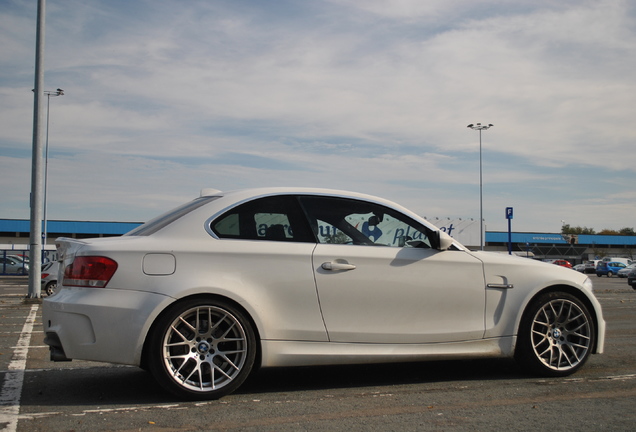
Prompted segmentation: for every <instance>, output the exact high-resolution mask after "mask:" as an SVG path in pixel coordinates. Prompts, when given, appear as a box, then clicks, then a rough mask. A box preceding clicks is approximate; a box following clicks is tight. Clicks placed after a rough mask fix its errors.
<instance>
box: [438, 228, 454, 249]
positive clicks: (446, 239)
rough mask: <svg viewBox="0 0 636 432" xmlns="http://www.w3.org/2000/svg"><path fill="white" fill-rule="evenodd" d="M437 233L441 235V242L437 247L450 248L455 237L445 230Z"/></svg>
mask: <svg viewBox="0 0 636 432" xmlns="http://www.w3.org/2000/svg"><path fill="white" fill-rule="evenodd" d="M437 234H438V235H439V243H438V247H437V248H438V249H439V250H441V251H445V250H448V249H450V247H451V246H452V245H453V238H452V237H451V236H449V235H448V234H446V233H445V232H444V231H438V232H437Z"/></svg>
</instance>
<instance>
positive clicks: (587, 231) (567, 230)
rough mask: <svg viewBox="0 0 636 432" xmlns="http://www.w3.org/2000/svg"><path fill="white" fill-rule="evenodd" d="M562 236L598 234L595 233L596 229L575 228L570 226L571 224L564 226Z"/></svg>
mask: <svg viewBox="0 0 636 432" xmlns="http://www.w3.org/2000/svg"><path fill="white" fill-rule="evenodd" d="M561 234H589V235H594V234H596V232H595V231H594V228H588V227H578V226H577V227H573V226H570V224H563V226H562V227H561Z"/></svg>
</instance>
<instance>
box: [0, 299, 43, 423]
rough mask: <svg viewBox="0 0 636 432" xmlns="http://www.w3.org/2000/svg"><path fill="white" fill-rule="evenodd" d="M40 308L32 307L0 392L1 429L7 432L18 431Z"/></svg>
mask: <svg viewBox="0 0 636 432" xmlns="http://www.w3.org/2000/svg"><path fill="white" fill-rule="evenodd" d="M38 308H39V305H37V304H34V305H32V306H31V311H30V312H29V315H28V316H27V319H26V322H25V323H24V327H22V333H20V339H19V340H18V344H17V346H16V348H15V350H14V351H13V358H12V359H11V363H9V368H8V372H7V374H6V375H5V377H4V384H3V385H2V390H0V428H2V430H3V431H6V432H15V431H16V430H17V429H18V415H19V414H20V397H21V396H22V384H23V382H24V371H25V369H26V362H27V355H28V353H29V344H30V343H31V333H32V332H33V325H34V324H35V315H36V313H37V311H38Z"/></svg>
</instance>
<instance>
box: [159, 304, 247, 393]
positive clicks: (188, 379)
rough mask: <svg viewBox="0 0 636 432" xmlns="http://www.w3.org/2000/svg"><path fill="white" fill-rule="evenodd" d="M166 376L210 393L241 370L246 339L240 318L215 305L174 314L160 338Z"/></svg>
mask: <svg viewBox="0 0 636 432" xmlns="http://www.w3.org/2000/svg"><path fill="white" fill-rule="evenodd" d="M162 347H163V362H164V365H165V368H166V370H167V371H168V373H169V376H170V378H172V380H174V382H175V383H176V384H178V385H179V386H181V387H183V388H185V389H187V390H190V391H193V392H197V393H199V392H211V391H215V390H219V389H221V388H222V387H225V386H226V385H228V384H230V383H231V382H232V381H233V380H234V379H235V378H236V377H237V376H238V375H239V373H240V372H241V370H242V369H243V366H244V364H245V361H246V358H247V354H248V339H247V336H246V333H245V330H244V329H243V326H242V325H241V323H240V321H239V320H238V319H237V318H236V317H235V316H234V315H232V314H231V313H229V312H228V311H226V310H224V309H222V308H220V307H217V306H197V307H193V308H191V309H188V310H186V311H185V312H183V313H181V314H180V315H179V316H177V317H176V318H175V319H174V321H172V323H171V324H170V327H169V328H168V330H167V331H166V333H165V336H164V338H163V343H162Z"/></svg>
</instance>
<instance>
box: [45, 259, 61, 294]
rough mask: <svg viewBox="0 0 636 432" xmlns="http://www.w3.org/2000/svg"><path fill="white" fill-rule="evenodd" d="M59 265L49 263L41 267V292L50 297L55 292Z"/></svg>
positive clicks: (53, 262)
mask: <svg viewBox="0 0 636 432" xmlns="http://www.w3.org/2000/svg"><path fill="white" fill-rule="evenodd" d="M59 268H60V264H59V263H58V262H57V261H49V262H48V263H46V264H43V265H42V291H43V292H45V293H46V294H47V295H49V296H52V295H53V294H55V291H56V290H57V271H58V269H59Z"/></svg>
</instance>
